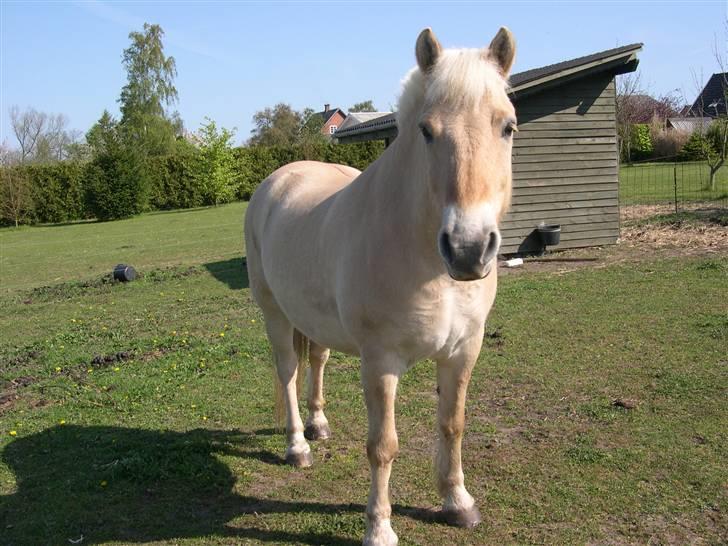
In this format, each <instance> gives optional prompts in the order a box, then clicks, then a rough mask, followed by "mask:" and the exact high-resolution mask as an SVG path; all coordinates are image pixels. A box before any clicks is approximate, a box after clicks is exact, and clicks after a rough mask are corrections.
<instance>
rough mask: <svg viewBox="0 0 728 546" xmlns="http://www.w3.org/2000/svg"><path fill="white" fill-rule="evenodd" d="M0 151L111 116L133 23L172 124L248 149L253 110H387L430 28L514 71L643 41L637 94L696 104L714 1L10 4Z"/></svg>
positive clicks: (0, 89) (709, 51)
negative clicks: (38, 116)
mask: <svg viewBox="0 0 728 546" xmlns="http://www.w3.org/2000/svg"><path fill="white" fill-rule="evenodd" d="M0 15H1V19H2V20H1V21H0V34H1V38H0V46H1V51H0V61H1V63H2V64H1V67H0V72H1V74H0V75H1V76H2V81H1V82H0V103H1V104H0V115H1V116H2V123H1V124H0V141H5V140H7V142H8V143H9V144H11V145H14V142H13V137H12V134H11V132H10V127H9V121H8V109H9V108H10V106H12V105H14V104H17V105H18V106H20V107H21V108H24V107H26V106H32V107H34V108H36V109H38V110H42V111H46V112H52V113H64V114H66V115H67V116H68V118H69V120H70V126H71V127H72V128H76V129H80V130H82V131H84V132H85V131H86V130H87V129H88V128H89V127H90V126H91V125H92V124H93V122H94V121H95V120H96V119H98V117H99V116H100V115H101V112H102V111H103V110H104V108H107V109H109V110H110V111H112V112H113V113H114V114H118V104H117V102H116V99H117V98H118V96H119V91H120V89H121V87H122V85H123V84H124V80H125V75H124V72H123V70H122V67H121V53H122V50H123V49H124V48H125V47H127V45H128V43H129V39H128V34H129V32H131V31H133V30H139V29H141V27H142V25H143V23H144V22H149V23H158V24H160V25H161V26H162V28H163V29H164V31H165V32H166V37H165V49H166V52H167V54H168V55H173V56H174V57H175V59H176V61H177V70H178V73H179V74H178V77H177V80H176V86H177V89H178V91H179V103H178V105H177V109H178V110H179V111H180V113H181V115H182V118H183V119H184V121H185V125H186V126H187V128H188V129H190V130H195V129H197V128H198V127H199V124H200V122H201V121H203V119H204V117H205V116H209V117H211V118H213V119H214V120H216V121H217V122H218V123H219V124H222V125H224V126H226V127H237V128H238V136H237V141H243V140H244V139H246V138H247V137H248V136H249V133H250V129H251V117H252V115H253V114H254V113H255V111H257V110H260V109H262V108H264V107H266V106H271V105H274V104H275V103H277V102H287V103H290V104H291V105H292V106H293V107H294V108H297V109H301V108H304V107H306V106H311V107H313V108H315V109H317V110H321V109H322V107H323V104H324V103H330V104H332V106H340V107H342V108H344V109H346V108H348V107H349V106H351V105H352V104H354V103H355V102H358V101H361V100H366V99H370V98H371V99H373V100H374V103H375V105H376V106H377V107H378V108H379V109H381V110H388V109H389V108H390V106H391V105H393V104H395V103H396V99H397V94H398V90H399V80H400V79H401V77H402V76H403V75H404V73H405V72H406V71H407V70H408V69H409V68H410V67H411V66H413V65H414V53H413V49H414V42H415V38H416V37H417V34H418V33H419V31H420V30H421V29H422V28H424V27H426V26H430V27H432V28H433V30H434V31H435V33H436V35H437V36H438V38H439V39H440V41H441V43H442V44H443V45H444V46H445V47H448V46H467V47H482V46H485V45H487V44H488V43H489V42H490V40H491V38H492V37H493V35H494V34H495V33H496V31H497V30H498V27H499V26H501V25H506V26H508V27H509V28H510V29H511V30H512V31H513V33H514V34H515V36H516V39H517V41H518V53H517V57H516V64H515V67H514V72H518V71H521V70H527V69H529V68H534V67H538V66H542V65H546V64H551V63H554V62H559V61H562V60H566V59H570V58H574V57H578V56H581V55H586V54H589V53H593V52H596V51H601V50H604V49H609V48H612V47H616V46H618V45H625V44H629V43H633V42H644V44H645V47H644V50H643V52H642V53H641V54H640V71H641V73H642V82H643V83H644V84H646V86H647V87H648V88H649V90H650V91H651V92H653V93H656V94H661V93H666V92H669V91H671V90H674V89H678V90H680V91H681V92H683V93H684V94H685V95H686V97H687V98H688V100H692V99H693V98H694V96H695V94H696V90H695V84H694V78H693V73H695V74H697V75H698V77H700V76H701V75H702V78H703V79H704V80H707V78H708V77H709V76H710V75H711V74H712V73H713V72H717V71H718V69H719V68H718V63H717V62H716V60H715V58H714V55H713V48H714V44H715V42H716V40H717V41H718V42H717V43H718V45H719V48H721V50H722V52H723V54H724V55H725V51H726V22H725V21H726V2H725V1H724V0H720V1H717V2H669V1H666V0H662V1H660V2H615V1H613V2H584V1H583V2H558V3H557V2H518V1H511V2H507V3H505V2H423V1H420V2H372V1H370V2H346V3H343V2H276V3H273V2H266V3H264V2H27V1H26V2H8V1H6V0H2V2H1V4H0Z"/></svg>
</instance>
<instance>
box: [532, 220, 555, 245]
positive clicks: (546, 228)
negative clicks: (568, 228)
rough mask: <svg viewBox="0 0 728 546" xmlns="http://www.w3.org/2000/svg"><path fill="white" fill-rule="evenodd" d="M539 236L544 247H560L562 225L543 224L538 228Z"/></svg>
mask: <svg viewBox="0 0 728 546" xmlns="http://www.w3.org/2000/svg"><path fill="white" fill-rule="evenodd" d="M536 231H538V236H539V237H541V242H542V243H543V245H544V246H554V245H558V244H559V241H561V225H560V224H543V225H540V226H538V227H537V228H536Z"/></svg>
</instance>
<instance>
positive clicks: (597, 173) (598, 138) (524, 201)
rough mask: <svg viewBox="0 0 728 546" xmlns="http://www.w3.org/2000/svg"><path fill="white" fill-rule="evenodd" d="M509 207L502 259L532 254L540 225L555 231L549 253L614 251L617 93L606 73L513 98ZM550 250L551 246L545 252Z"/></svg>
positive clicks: (538, 242)
mask: <svg viewBox="0 0 728 546" xmlns="http://www.w3.org/2000/svg"><path fill="white" fill-rule="evenodd" d="M513 100H514V104H515V106H516V114H517V116H518V129H519V132H518V133H517V134H516V136H515V139H514V142H513V200H512V205H511V210H510V212H509V213H508V214H507V216H506V217H505V219H504V221H503V223H502V225H501V234H502V236H503V243H502V246H501V253H504V254H508V253H515V252H519V251H520V252H527V251H533V250H537V249H538V248H539V247H540V241H539V239H538V237H537V236H536V234H535V233H534V230H535V228H536V226H537V225H538V224H539V223H542V222H543V223H546V224H561V243H560V244H559V245H558V247H554V248H574V247H583V246H595V245H604V244H612V243H615V242H616V241H617V238H618V237H619V202H618V154H617V133H616V124H615V88H614V78H613V76H612V75H611V74H604V73H602V74H597V75H593V76H590V77H585V78H582V79H577V80H572V81H571V82H567V83H564V84H562V85H559V86H556V87H552V88H549V89H545V90H543V91H540V92H538V93H534V94H530V95H527V96H523V97H518V96H515V97H513ZM549 248H551V247H549Z"/></svg>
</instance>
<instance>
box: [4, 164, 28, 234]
mask: <svg viewBox="0 0 728 546" xmlns="http://www.w3.org/2000/svg"><path fill="white" fill-rule="evenodd" d="M32 209H33V195H32V193H31V186H30V180H29V179H28V176H27V173H26V172H25V171H24V170H22V169H21V168H18V167H4V168H2V169H0V214H1V215H2V218H3V219H5V220H9V221H11V222H14V223H15V227H18V225H20V223H21V222H22V221H24V220H25V219H26V218H27V217H28V216H29V215H30V213H31V211H32Z"/></svg>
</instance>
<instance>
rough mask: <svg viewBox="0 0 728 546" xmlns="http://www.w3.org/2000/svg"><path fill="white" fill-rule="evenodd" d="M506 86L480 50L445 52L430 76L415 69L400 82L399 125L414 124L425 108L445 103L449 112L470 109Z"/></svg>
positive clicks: (497, 70) (506, 83) (496, 68)
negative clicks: (449, 109) (454, 109)
mask: <svg viewBox="0 0 728 546" xmlns="http://www.w3.org/2000/svg"><path fill="white" fill-rule="evenodd" d="M507 85H508V82H507V81H506V80H505V79H504V78H503V76H502V75H501V72H500V71H499V69H498V67H497V66H496V65H495V64H494V63H493V62H492V61H490V60H489V59H488V58H487V57H485V56H483V50H481V49H448V50H445V51H443V52H442V54H441V56H440V58H439V59H438V61H437V64H436V65H435V66H434V67H433V69H432V72H430V73H429V74H428V75H424V74H423V73H422V72H421V71H420V70H419V68H417V67H415V68H413V69H412V70H410V72H409V73H408V74H407V75H406V76H405V78H404V79H403V81H402V94H401V96H400V99H399V114H398V117H399V118H400V119H399V120H398V121H399V124H400V125H406V124H407V122H408V121H409V122H414V123H415V124H416V123H417V120H416V119H413V118H415V117H416V116H418V114H419V112H420V111H421V110H422V109H423V108H424V107H425V106H426V105H427V106H430V105H435V104H440V103H445V104H447V105H448V106H449V107H452V108H456V109H457V108H472V107H474V106H477V105H478V104H480V102H481V101H482V100H483V98H484V97H487V96H488V95H491V94H492V93H494V92H495V91H496V90H497V89H499V88H500V89H505V88H506V87H507Z"/></svg>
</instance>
